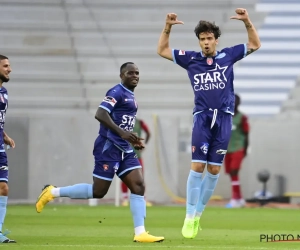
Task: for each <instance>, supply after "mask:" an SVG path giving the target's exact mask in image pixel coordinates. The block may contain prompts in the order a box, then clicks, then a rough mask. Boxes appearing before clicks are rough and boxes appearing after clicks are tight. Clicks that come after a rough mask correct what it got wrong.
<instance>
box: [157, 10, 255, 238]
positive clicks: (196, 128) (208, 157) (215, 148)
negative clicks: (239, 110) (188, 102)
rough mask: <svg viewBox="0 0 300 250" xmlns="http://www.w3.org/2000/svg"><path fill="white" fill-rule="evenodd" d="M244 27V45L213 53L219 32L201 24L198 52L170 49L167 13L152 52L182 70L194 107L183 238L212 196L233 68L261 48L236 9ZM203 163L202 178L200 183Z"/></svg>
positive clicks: (191, 233)
mask: <svg viewBox="0 0 300 250" xmlns="http://www.w3.org/2000/svg"><path fill="white" fill-rule="evenodd" d="M236 14H237V15H236V16H233V17H231V19H238V20H241V21H243V22H244V23H245V26H246V30H247V32H248V43H246V44H239V45H236V46H233V47H230V48H224V49H223V50H221V51H217V50H216V46H217V44H218V38H219V37H220V35H221V31H220V29H219V27H218V26H216V25H215V24H214V23H211V22H207V21H200V22H199V23H198V25H197V26H196V28H195V34H196V37H197V38H198V39H199V45H200V47H201V50H202V51H200V52H195V51H184V50H177V49H173V50H172V49H171V48H170V46H169V36H170V32H171V28H172V26H173V25H174V24H183V22H182V21H179V20H177V15H176V14H175V13H170V14H167V17H166V24H165V27H164V29H163V31H162V33H161V36H160V39H159V42H158V48H157V53H158V54H159V55H160V56H162V57H164V58H166V59H169V60H171V61H173V62H174V63H176V64H178V65H179V66H181V67H182V68H184V69H186V70H187V74H188V76H189V79H190V82H191V85H192V88H193V90H194V95H195V98H194V102H195V108H194V110H193V115H194V121H193V131H192V163H191V170H190V173H189V177H188V180H187V202H186V217H185V220H184V225H183V227H182V235H183V236H184V237H185V238H194V237H195V236H196V235H197V233H198V229H199V227H200V226H199V224H200V216H201V214H202V212H203V210H204V208H205V206H206V204H207V202H208V201H209V199H210V197H211V196H212V194H213V192H214V190H215V187H216V185H217V181H218V178H219V172H220V166H221V165H222V162H223V159H224V156H225V154H226V150H227V146H228V142H229V139H230V134H231V123H232V115H233V112H234V89H233V78H234V76H233V65H234V63H235V62H237V61H239V60H241V59H242V58H244V57H245V56H247V55H249V54H251V53H252V52H254V51H256V50H257V49H259V47H260V40H259V37H258V34H257V32H256V30H255V28H254V26H253V24H252V23H251V21H250V19H249V16H248V13H247V11H246V10H245V9H241V8H239V9H236ZM206 164H207V173H206V175H205V176H204V178H203V179H202V174H203V171H204V168H205V166H206Z"/></svg>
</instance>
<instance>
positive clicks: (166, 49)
mask: <svg viewBox="0 0 300 250" xmlns="http://www.w3.org/2000/svg"><path fill="white" fill-rule="evenodd" d="M174 24H183V22H182V21H178V20H177V15H176V14H175V13H169V14H167V17H166V24H165V27H164V29H163V31H162V33H161V35H160V38H159V41H158V46H157V54H159V55H160V56H161V57H164V58H166V59H169V60H171V61H173V56H172V50H171V48H170V46H169V38H170V33H171V29H172V26H173V25H174Z"/></svg>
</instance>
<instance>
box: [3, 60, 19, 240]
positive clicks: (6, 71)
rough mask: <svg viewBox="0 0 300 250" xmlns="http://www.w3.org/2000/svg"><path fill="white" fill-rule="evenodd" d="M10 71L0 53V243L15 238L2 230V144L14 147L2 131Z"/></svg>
mask: <svg viewBox="0 0 300 250" xmlns="http://www.w3.org/2000/svg"><path fill="white" fill-rule="evenodd" d="M10 72H11V68H10V63H9V60H8V58H7V57H6V56H3V55H0V243H16V241H15V240H11V239H9V238H7V237H6V235H7V233H5V232H2V226H3V223H4V218H5V215H6V206H7V198H8V197H7V196H8V162H7V155H6V152H5V148H4V146H5V144H6V145H8V146H9V147H11V148H15V142H14V140H13V139H11V138H10V137H9V136H8V135H7V134H6V133H5V132H4V124H5V115H6V110H7V107H8V93H7V90H6V88H4V87H3V83H4V82H8V81H9V74H10Z"/></svg>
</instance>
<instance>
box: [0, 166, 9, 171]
mask: <svg viewBox="0 0 300 250" xmlns="http://www.w3.org/2000/svg"><path fill="white" fill-rule="evenodd" d="M0 170H8V166H1V167H0Z"/></svg>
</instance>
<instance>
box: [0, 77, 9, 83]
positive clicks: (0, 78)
mask: <svg viewBox="0 0 300 250" xmlns="http://www.w3.org/2000/svg"><path fill="white" fill-rule="evenodd" d="M0 81H2V82H8V81H9V78H7V77H5V76H4V75H0Z"/></svg>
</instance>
